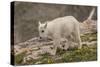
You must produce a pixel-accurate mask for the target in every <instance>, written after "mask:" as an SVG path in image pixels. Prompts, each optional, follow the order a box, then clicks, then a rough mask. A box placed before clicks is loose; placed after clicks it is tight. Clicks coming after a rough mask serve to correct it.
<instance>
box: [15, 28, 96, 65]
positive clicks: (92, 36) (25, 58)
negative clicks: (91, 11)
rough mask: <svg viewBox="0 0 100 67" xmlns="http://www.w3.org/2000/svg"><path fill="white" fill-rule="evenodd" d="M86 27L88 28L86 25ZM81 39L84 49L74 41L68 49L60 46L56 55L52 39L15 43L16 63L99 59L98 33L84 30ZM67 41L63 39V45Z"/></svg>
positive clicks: (36, 39) (33, 39)
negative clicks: (65, 49) (78, 46)
mask: <svg viewBox="0 0 100 67" xmlns="http://www.w3.org/2000/svg"><path fill="white" fill-rule="evenodd" d="M91 28H93V27H91ZM84 29H85V30H86V27H85V28H84ZM84 29H83V28H81V31H84ZM93 29H94V28H93ZM88 31H89V29H88ZM81 40H82V44H83V46H82V49H77V48H76V46H77V45H75V43H72V45H74V46H72V45H71V46H70V49H68V50H67V51H64V50H62V49H60V48H58V49H57V54H56V55H55V56H52V55H50V53H51V52H52V49H53V41H52V40H46V41H43V40H40V39H39V38H38V37H35V38H32V39H29V40H27V41H25V42H22V43H18V44H15V45H14V56H15V64H16V65H25V64H51V63H64V62H79V61H80V62H82V61H94V60H97V33H96V32H88V33H87V32H84V33H83V34H82V35H81ZM65 43H66V41H64V40H62V43H61V45H62V44H65Z"/></svg>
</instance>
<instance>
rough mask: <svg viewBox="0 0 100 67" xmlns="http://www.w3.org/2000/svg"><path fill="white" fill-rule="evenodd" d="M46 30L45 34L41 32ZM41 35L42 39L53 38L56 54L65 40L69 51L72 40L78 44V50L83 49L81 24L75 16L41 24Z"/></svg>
mask: <svg viewBox="0 0 100 67" xmlns="http://www.w3.org/2000/svg"><path fill="white" fill-rule="evenodd" d="M42 30H44V32H41V31H42ZM39 35H40V37H41V38H48V37H49V38H52V39H53V40H54V52H53V53H52V55H55V54H56V49H57V47H58V46H59V45H60V40H61V39H62V38H65V39H66V40H67V41H68V43H67V44H66V45H65V49H66V50H67V49H68V47H69V45H70V44H71V43H70V42H72V40H74V42H76V43H77V44H78V48H81V39H80V30H79V22H78V21H77V20H76V19H75V18H74V17H73V16H65V17H60V18H56V19H54V20H52V21H48V22H45V23H41V22H39Z"/></svg>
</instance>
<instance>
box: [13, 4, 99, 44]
mask: <svg viewBox="0 0 100 67" xmlns="http://www.w3.org/2000/svg"><path fill="white" fill-rule="evenodd" d="M14 3H15V4H14V44H17V43H20V42H24V41H26V40H28V39H31V38H33V37H37V36H38V35H39V34H38V21H41V22H42V23H43V22H45V21H51V20H53V19H55V18H58V17H63V16H69V15H72V16H74V17H75V18H76V19H77V20H78V21H79V22H83V21H84V20H86V19H87V18H88V16H89V14H90V12H91V10H92V9H93V8H95V9H96V11H95V13H94V15H93V18H92V19H93V20H97V7H96V6H80V5H65V4H60V5H59V4H47V3H32V2H14Z"/></svg>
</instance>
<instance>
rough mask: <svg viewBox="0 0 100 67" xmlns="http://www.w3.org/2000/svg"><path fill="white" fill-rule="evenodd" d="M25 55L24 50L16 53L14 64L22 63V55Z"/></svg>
mask: <svg viewBox="0 0 100 67" xmlns="http://www.w3.org/2000/svg"><path fill="white" fill-rule="evenodd" d="M24 56H25V52H23V53H21V54H18V55H16V56H15V65H19V64H22V62H23V57H24Z"/></svg>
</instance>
